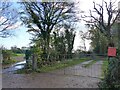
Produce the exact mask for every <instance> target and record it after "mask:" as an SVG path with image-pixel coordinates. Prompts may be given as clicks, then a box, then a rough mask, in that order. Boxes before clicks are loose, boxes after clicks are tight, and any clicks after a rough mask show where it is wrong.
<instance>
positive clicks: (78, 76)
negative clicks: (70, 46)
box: [2, 61, 102, 88]
mask: <svg viewBox="0 0 120 90" xmlns="http://www.w3.org/2000/svg"><path fill="white" fill-rule="evenodd" d="M101 64H102V61H98V62H97V63H95V64H93V65H92V66H91V67H89V68H87V69H85V68H84V67H83V63H82V64H79V65H76V66H73V67H70V68H65V69H63V70H57V71H53V72H49V73H36V74H35V73H34V74H2V87H3V88H97V87H98V86H97V83H98V82H99V81H100V79H99V77H100V75H101ZM98 65H99V66H98ZM93 68H94V69H93ZM75 70H76V71H75ZM94 72H95V73H94Z"/></svg>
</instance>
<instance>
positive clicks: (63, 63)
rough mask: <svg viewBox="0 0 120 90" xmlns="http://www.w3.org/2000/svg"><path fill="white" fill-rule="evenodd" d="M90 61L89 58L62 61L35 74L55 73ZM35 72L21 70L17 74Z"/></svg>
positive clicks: (38, 70)
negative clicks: (54, 71)
mask: <svg viewBox="0 0 120 90" xmlns="http://www.w3.org/2000/svg"><path fill="white" fill-rule="evenodd" d="M87 60H89V58H81V59H72V60H66V61H61V62H59V63H55V64H54V65H50V66H48V65H47V66H43V67H41V68H38V69H37V70H36V71H35V72H38V73H41V72H49V71H53V70H57V69H62V68H65V67H70V66H74V65H77V64H80V63H82V62H84V61H87ZM31 72H33V71H32V69H27V70H26V69H21V70H17V72H16V73H17V74H22V73H31Z"/></svg>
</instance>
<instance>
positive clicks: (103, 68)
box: [102, 59, 108, 78]
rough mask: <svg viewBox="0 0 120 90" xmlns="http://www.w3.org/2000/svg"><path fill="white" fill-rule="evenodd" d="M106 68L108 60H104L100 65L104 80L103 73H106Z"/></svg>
mask: <svg viewBox="0 0 120 90" xmlns="http://www.w3.org/2000/svg"><path fill="white" fill-rule="evenodd" d="M107 68H108V60H107V59H104V61H103V64H102V78H104V75H105V73H107Z"/></svg>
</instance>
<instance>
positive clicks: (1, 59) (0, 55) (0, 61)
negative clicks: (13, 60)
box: [0, 48, 3, 64]
mask: <svg viewBox="0 0 120 90" xmlns="http://www.w3.org/2000/svg"><path fill="white" fill-rule="evenodd" d="M2 61H3V56H2V48H0V64H1V63H2Z"/></svg>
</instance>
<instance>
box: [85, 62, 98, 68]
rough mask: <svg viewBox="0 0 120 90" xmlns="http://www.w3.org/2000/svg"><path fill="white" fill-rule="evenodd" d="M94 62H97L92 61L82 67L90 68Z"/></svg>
mask: <svg viewBox="0 0 120 90" xmlns="http://www.w3.org/2000/svg"><path fill="white" fill-rule="evenodd" d="M96 62H97V60H93V61H91V62H89V63H88V64H85V65H84V67H85V68H89V67H90V66H92V65H93V64H94V63H96Z"/></svg>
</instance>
